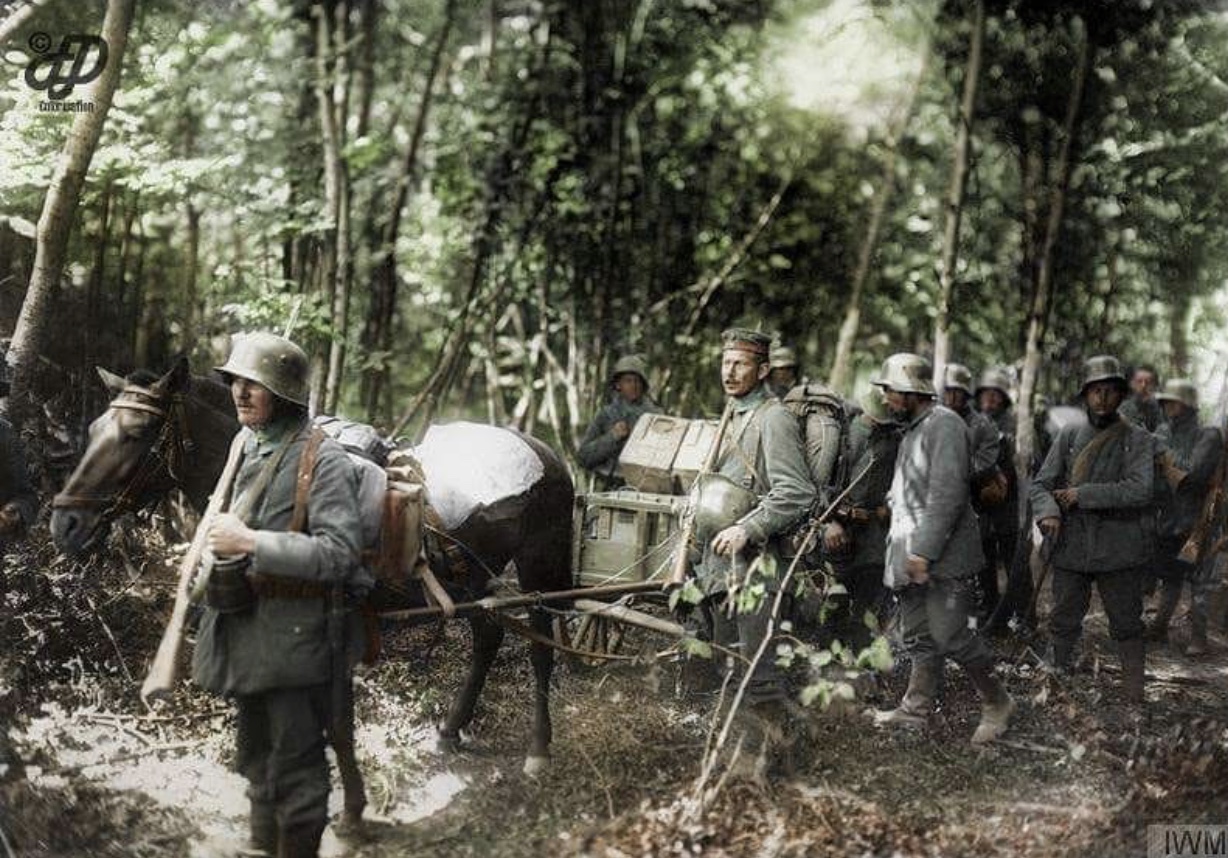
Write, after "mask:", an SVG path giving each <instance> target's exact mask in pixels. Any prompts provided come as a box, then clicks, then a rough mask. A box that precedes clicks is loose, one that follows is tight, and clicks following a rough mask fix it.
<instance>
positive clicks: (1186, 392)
mask: <svg viewBox="0 0 1228 858" xmlns="http://www.w3.org/2000/svg"><path fill="white" fill-rule="evenodd" d="M1156 399H1158V400H1159V401H1160V402H1164V401H1165V400H1167V401H1169V402H1180V403H1182V404H1183V405H1185V406H1186V407H1187V408H1192V409H1197V408H1198V388H1196V387H1194V382H1192V381H1190V380H1189V379H1188V378H1170V379H1169V380H1168V381H1166V382H1164V389H1163V390H1162V391H1160V392H1159V393H1157V394H1156Z"/></svg>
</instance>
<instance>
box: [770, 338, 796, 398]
mask: <svg viewBox="0 0 1228 858" xmlns="http://www.w3.org/2000/svg"><path fill="white" fill-rule="evenodd" d="M801 381H802V379H801V367H800V364H798V362H797V352H795V351H793V349H791V348H789V347H788V346H781V345H778V346H773V347H772V351H771V353H770V355H769V358H768V380H767V386H768V390H770V391H771V392H772V395H773V396H775V397H776V398H777V399H784V398H785V394H786V393H788V392H789V391H790V390H792V389H793V388H794V387H796V386H797V385H799V384H801Z"/></svg>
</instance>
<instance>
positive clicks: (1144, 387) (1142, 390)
mask: <svg viewBox="0 0 1228 858" xmlns="http://www.w3.org/2000/svg"><path fill="white" fill-rule="evenodd" d="M1130 389H1131V390H1133V391H1134V392H1135V393H1136V394H1138V396H1139V398H1140V399H1149V398H1150V397H1151V394H1152V393H1153V392H1154V391H1155V389H1156V377H1155V373H1151V372H1148V371H1147V370H1145V369H1140V370H1137V371H1136V372H1135V373H1134V375H1132V376H1130Z"/></svg>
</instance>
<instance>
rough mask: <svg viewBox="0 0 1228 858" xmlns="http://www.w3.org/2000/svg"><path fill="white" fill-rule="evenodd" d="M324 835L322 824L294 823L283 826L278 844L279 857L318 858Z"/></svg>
mask: <svg viewBox="0 0 1228 858" xmlns="http://www.w3.org/2000/svg"><path fill="white" fill-rule="evenodd" d="M323 835H324V826H322V825H314V824H311V825H294V826H291V827H289V828H283V829H282V831H281V839H280V841H278V844H277V858H317V856H318V855H319V853H320V838H321V837H322V836H323Z"/></svg>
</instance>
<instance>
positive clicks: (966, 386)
mask: <svg viewBox="0 0 1228 858" xmlns="http://www.w3.org/2000/svg"><path fill="white" fill-rule="evenodd" d="M942 387H943V390H951V389H955V390H962V391H963V392H964V393H966V394H968V395H969V396H971V395H972V370H970V369H968V367H966V366H964V365H963V364H962V363H949V364H947V365H946V368H945V369H944V370H943V371H942Z"/></svg>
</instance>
